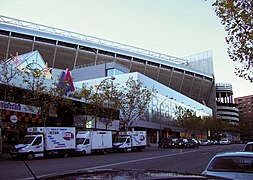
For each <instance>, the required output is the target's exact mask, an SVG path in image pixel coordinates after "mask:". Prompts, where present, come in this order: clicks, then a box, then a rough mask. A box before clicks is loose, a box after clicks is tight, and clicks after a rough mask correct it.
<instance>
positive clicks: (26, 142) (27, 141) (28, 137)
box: [21, 136, 34, 144]
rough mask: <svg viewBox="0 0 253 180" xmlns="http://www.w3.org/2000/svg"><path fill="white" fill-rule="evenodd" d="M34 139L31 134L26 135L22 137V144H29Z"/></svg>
mask: <svg viewBox="0 0 253 180" xmlns="http://www.w3.org/2000/svg"><path fill="white" fill-rule="evenodd" d="M33 140H34V137H33V136H26V137H24V139H23V140H22V142H21V143H22V144H31V143H32V141H33Z"/></svg>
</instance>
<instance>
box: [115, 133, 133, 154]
mask: <svg viewBox="0 0 253 180" xmlns="http://www.w3.org/2000/svg"><path fill="white" fill-rule="evenodd" d="M113 147H114V148H115V149H122V150H123V151H131V150H132V139H131V136H130V135H120V136H118V137H117V139H116V141H115V143H113Z"/></svg>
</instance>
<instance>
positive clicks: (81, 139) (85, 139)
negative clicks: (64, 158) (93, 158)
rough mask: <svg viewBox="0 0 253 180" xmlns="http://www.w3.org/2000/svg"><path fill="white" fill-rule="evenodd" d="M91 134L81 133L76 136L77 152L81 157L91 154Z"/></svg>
mask: <svg viewBox="0 0 253 180" xmlns="http://www.w3.org/2000/svg"><path fill="white" fill-rule="evenodd" d="M89 134H90V133H89V132H87V131H80V132H78V133H77V135H76V152H77V153H79V154H81V155H86V154H91V142H90V135H89Z"/></svg>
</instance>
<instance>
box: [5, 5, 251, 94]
mask: <svg viewBox="0 0 253 180" xmlns="http://www.w3.org/2000/svg"><path fill="white" fill-rule="evenodd" d="M212 2H213V0H72V1H70V0H43V1H36V0H22V1H20V0H0V14H1V15H3V16H8V17H11V18H16V19H20V20H25V21H29V22H33V23H37V24H42V25H47V26H50V27H55V28H60V29H63V30H68V31H72V32H76V33H81V34H85V35H89V36H93V37H96V38H102V39H106V40H110V41H114V42H117V43H122V44H126V45H130V46H135V47H138V48H142V49H146V50H150V51H155V52H158V53H163V54H167V55H170V56H174V57H179V58H180V57H185V56H189V55H192V54H196V53H200V52H204V51H208V50H212V52H213V61H214V75H215V83H231V84H232V87H233V93H234V95H233V97H234V98H236V97H242V96H248V95H253V84H252V83H250V82H249V81H247V80H244V79H243V78H239V77H237V76H236V75H235V74H234V68H235V66H236V64H235V63H234V62H233V61H232V60H230V59H229V57H228V54H227V47H228V45H227V44H226V42H225V37H226V35H227V33H226V32H225V30H224V27H223V26H222V25H221V23H220V19H219V18H218V17H217V16H216V15H215V12H214V10H213V7H212Z"/></svg>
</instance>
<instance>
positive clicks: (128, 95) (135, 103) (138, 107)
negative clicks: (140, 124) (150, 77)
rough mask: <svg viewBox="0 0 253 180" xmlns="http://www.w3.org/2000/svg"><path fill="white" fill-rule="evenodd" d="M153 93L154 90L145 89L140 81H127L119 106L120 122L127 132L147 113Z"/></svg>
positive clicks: (131, 79)
mask: <svg viewBox="0 0 253 180" xmlns="http://www.w3.org/2000/svg"><path fill="white" fill-rule="evenodd" d="M153 93H154V89H153V90H150V89H147V88H145V87H144V86H143V84H142V83H141V82H140V81H139V80H134V79H133V78H132V77H131V78H129V79H128V80H127V82H126V85H125V87H123V90H122V92H121V99H120V106H119V109H120V121H121V123H122V124H123V125H124V126H125V129H126V130H128V129H129V127H131V126H132V124H133V123H134V122H135V121H136V120H137V119H138V118H139V117H140V116H142V115H143V114H144V113H145V111H146V109H147V108H148V105H149V103H150V100H151V97H152V95H153Z"/></svg>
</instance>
